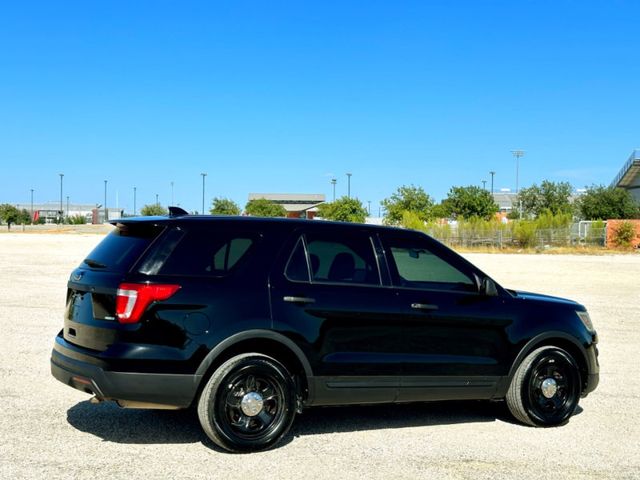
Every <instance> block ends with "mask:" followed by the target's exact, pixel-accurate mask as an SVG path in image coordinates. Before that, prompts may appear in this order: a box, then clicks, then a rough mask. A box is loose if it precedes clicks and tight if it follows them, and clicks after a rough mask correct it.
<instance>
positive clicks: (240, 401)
mask: <svg viewBox="0 0 640 480" xmlns="http://www.w3.org/2000/svg"><path fill="white" fill-rule="evenodd" d="M295 399H296V397H295V385H294V382H293V379H292V378H291V375H290V374H289V372H288V371H287V369H286V368H285V367H284V366H283V365H281V364H280V363H279V362H277V361H276V360H274V359H273V358H271V357H267V356H266V355H261V354H258V353H245V354H242V355H238V356H236V357H233V358H231V359H229V360H227V361H226V362H225V363H223V364H222V365H221V366H220V367H219V368H218V369H217V370H216V371H215V372H214V373H213V375H212V376H211V378H210V379H209V381H208V382H207V384H206V386H205V387H204V390H203V391H202V395H201V396H200V399H199V401H198V418H199V419H200V424H201V425H202V428H203V429H204V431H205V433H206V434H207V436H208V437H209V438H210V439H211V440H212V441H213V442H214V443H215V444H216V445H218V446H219V447H221V448H223V449H225V450H228V451H230V452H249V451H259V450H265V449H268V448H270V447H272V446H273V445H275V444H276V443H278V442H279V441H280V440H281V439H282V437H284V435H286V433H287V432H288V431H289V428H291V424H292V423H293V419H294V417H295V413H296V411H295V405H296V403H295Z"/></svg>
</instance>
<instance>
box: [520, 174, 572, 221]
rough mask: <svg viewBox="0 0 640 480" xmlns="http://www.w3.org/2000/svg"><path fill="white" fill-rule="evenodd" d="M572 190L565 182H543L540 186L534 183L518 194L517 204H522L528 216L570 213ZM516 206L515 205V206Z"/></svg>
mask: <svg viewBox="0 0 640 480" xmlns="http://www.w3.org/2000/svg"><path fill="white" fill-rule="evenodd" d="M572 191H573V188H572V187H571V184H569V183H567V182H550V181H548V180H543V181H542V183H541V184H540V186H538V185H536V184H535V183H534V184H533V185H531V186H530V187H528V188H523V189H521V190H520V192H518V200H517V202H522V210H523V212H524V213H525V214H527V215H529V216H534V217H536V218H537V217H539V216H540V214H541V213H542V212H544V211H549V212H551V213H552V214H553V215H557V214H561V213H571V212H572V210H573V207H572V206H571V202H570V200H569V197H570V196H571V192H572ZM516 205H517V204H516Z"/></svg>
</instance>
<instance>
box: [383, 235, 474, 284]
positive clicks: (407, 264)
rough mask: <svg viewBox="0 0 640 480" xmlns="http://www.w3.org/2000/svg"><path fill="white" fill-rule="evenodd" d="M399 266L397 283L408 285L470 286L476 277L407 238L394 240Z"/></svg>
mask: <svg viewBox="0 0 640 480" xmlns="http://www.w3.org/2000/svg"><path fill="white" fill-rule="evenodd" d="M389 250H390V252H391V257H392V258H393V262H394V264H395V268H396V270H397V279H396V283H397V284H399V285H401V286H407V287H418V288H420V287H425V288H446V289H459V290H471V289H473V288H475V283H474V282H473V280H472V279H471V278H470V277H469V276H467V275H466V274H465V273H463V272H462V271H460V270H459V269H458V268H456V267H455V266H453V265H451V264H450V263H449V262H447V261H446V260H444V259H443V258H441V257H439V256H437V255H435V254H434V253H433V252H431V251H430V250H428V249H427V248H425V246H421V245H418V244H417V243H415V242H411V241H407V240H404V241H402V240H399V241H395V242H394V241H391V242H390V246H389V249H388V250H387V251H389Z"/></svg>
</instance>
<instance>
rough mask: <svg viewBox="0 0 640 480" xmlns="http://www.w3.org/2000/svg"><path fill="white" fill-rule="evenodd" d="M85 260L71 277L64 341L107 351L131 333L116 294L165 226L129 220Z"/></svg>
mask: <svg viewBox="0 0 640 480" xmlns="http://www.w3.org/2000/svg"><path fill="white" fill-rule="evenodd" d="M115 227H116V228H115V229H114V230H113V231H112V232H111V233H110V234H109V235H107V236H106V237H105V239H104V240H102V242H100V244H98V246H97V247H96V248H95V249H94V250H93V251H92V252H91V253H90V254H89V255H87V257H86V258H85V259H84V260H83V262H82V264H81V265H80V266H79V267H78V268H76V269H75V270H74V271H73V272H72V273H71V277H70V278H69V283H68V285H67V287H68V288H67V306H66V310H65V315H64V331H63V335H64V339H65V340H66V341H67V342H69V343H72V344H74V345H77V346H79V347H83V348H88V349H91V350H96V351H103V350H106V349H107V348H108V347H109V345H111V344H113V343H115V342H116V341H117V340H118V338H119V336H120V335H122V333H123V332H126V331H127V330H132V329H135V328H137V327H136V325H126V324H121V323H119V322H118V320H117V318H116V292H117V290H118V286H119V285H120V284H121V283H122V282H123V280H124V278H125V276H126V274H127V273H128V272H129V271H130V270H131V268H132V267H133V266H134V265H135V264H136V263H137V261H138V260H139V259H140V257H141V256H142V255H143V254H144V252H145V251H147V249H148V248H149V247H150V245H151V244H152V243H153V242H154V240H156V239H157V238H158V236H159V235H160V234H161V233H162V231H163V229H164V227H163V226H162V225H158V224H156V223H153V222H149V221H128V222H127V221H125V222H123V223H118V224H116V225H115Z"/></svg>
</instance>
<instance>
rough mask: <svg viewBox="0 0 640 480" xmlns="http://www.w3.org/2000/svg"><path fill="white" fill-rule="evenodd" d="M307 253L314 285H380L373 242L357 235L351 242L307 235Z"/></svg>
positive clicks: (352, 237) (350, 239)
mask: <svg viewBox="0 0 640 480" xmlns="http://www.w3.org/2000/svg"><path fill="white" fill-rule="evenodd" d="M306 239H307V251H308V253H309V265H310V266H311V279H312V281H314V282H332V283H334V282H338V283H360V284H370V285H380V274H379V272H378V266H377V263H376V260H375V255H374V251H373V245H372V244H371V239H370V238H369V237H368V236H366V235H353V236H350V237H349V238H348V239H344V240H342V239H341V240H334V239H333V238H327V237H324V238H323V237H318V236H315V235H311V234H310V235H307V237H306Z"/></svg>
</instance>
